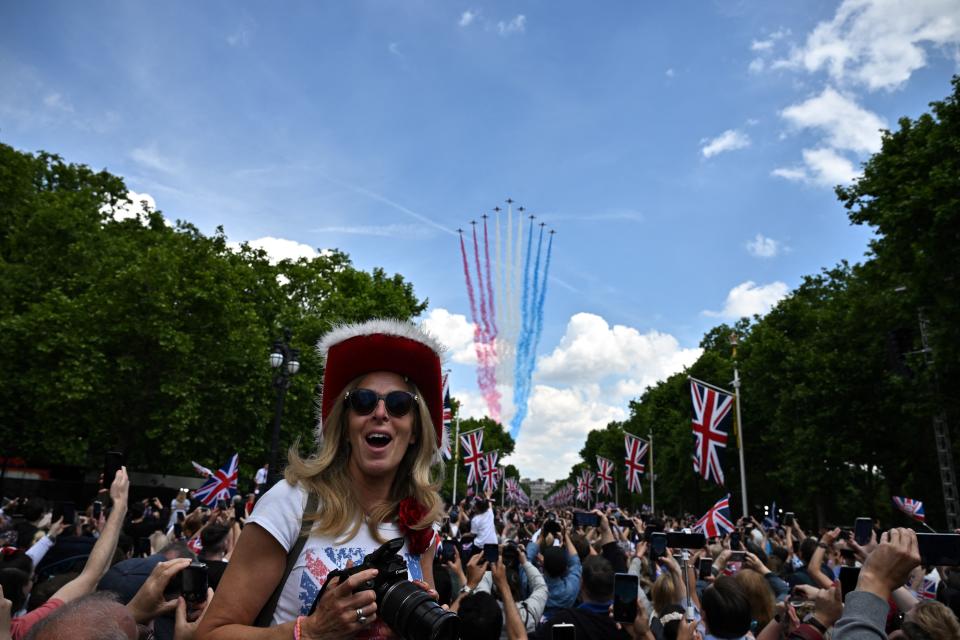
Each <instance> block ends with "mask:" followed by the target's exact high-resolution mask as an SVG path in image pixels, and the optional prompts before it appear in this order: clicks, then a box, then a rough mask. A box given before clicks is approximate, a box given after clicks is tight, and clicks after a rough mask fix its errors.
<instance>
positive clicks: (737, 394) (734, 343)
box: [730, 332, 750, 518]
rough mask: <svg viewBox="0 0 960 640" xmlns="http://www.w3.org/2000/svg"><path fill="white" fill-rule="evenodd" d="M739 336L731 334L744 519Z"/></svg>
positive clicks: (744, 483)
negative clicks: (738, 365) (738, 367)
mask: <svg viewBox="0 0 960 640" xmlns="http://www.w3.org/2000/svg"><path fill="white" fill-rule="evenodd" d="M737 342H738V339H737V334H736V333H735V332H730V346H731V347H733V399H734V402H735V403H736V411H735V412H734V415H735V418H736V421H737V449H739V451H740V496H741V497H742V499H743V517H744V518H746V517H747V516H748V515H749V513H750V509H749V507H748V506H747V505H749V504H750V503H749V502H747V467H746V464H745V463H744V461H743V424H742V423H741V422H740V372H739V371H738V370H737Z"/></svg>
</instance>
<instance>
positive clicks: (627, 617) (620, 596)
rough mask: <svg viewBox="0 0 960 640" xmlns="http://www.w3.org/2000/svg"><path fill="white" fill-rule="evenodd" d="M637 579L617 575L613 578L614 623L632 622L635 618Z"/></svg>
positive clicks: (624, 574) (635, 577)
mask: <svg viewBox="0 0 960 640" xmlns="http://www.w3.org/2000/svg"><path fill="white" fill-rule="evenodd" d="M639 580H640V579H639V577H638V576H635V575H631V574H629V573H618V574H616V575H615V576H614V577H613V619H614V620H615V621H616V622H633V621H634V619H636V617H637V589H638V588H639V585H640V583H639Z"/></svg>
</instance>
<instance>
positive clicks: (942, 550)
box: [917, 533, 960, 567]
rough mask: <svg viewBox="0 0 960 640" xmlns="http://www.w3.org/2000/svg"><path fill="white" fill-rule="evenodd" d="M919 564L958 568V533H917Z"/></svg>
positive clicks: (959, 557)
mask: <svg viewBox="0 0 960 640" xmlns="http://www.w3.org/2000/svg"><path fill="white" fill-rule="evenodd" d="M917 546H918V547H920V564H923V565H932V566H935V567H941V566H942V567H958V566H960V533H917Z"/></svg>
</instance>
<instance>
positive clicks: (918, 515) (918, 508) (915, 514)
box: [893, 496, 927, 522]
mask: <svg viewBox="0 0 960 640" xmlns="http://www.w3.org/2000/svg"><path fill="white" fill-rule="evenodd" d="M893 504H895V505H896V506H897V509H900V511H903V512H904V513H905V514H907V515H908V516H910V517H911V518H913V519H914V520H918V521H920V522H926V519H927V516H926V514H924V512H923V502H922V501H921V500H914V499H913V498H901V497H900V496H893Z"/></svg>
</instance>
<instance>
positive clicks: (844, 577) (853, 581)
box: [840, 567, 860, 600]
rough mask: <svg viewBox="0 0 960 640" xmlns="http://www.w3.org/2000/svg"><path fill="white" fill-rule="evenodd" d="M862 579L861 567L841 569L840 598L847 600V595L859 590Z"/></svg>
mask: <svg viewBox="0 0 960 640" xmlns="http://www.w3.org/2000/svg"><path fill="white" fill-rule="evenodd" d="M859 579H860V567H840V598H841V599H842V600H846V598H847V594H848V593H850V592H851V591H853V590H854V589H856V588H857V580H859Z"/></svg>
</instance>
